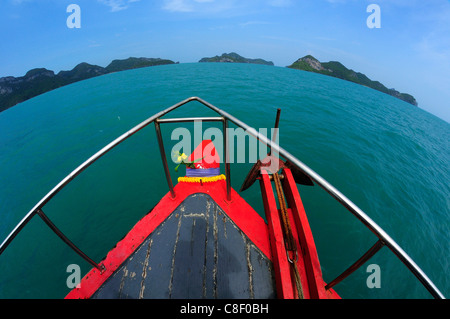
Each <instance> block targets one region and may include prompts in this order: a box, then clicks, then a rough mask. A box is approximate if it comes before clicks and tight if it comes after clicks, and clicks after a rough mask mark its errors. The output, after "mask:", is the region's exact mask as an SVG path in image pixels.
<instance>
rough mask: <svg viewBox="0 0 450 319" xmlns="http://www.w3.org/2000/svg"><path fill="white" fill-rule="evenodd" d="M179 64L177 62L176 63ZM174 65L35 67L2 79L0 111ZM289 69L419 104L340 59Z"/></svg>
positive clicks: (139, 61)
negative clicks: (69, 88)
mask: <svg viewBox="0 0 450 319" xmlns="http://www.w3.org/2000/svg"><path fill="white" fill-rule="evenodd" d="M199 62H223V63H251V64H261V65H269V66H273V65H274V64H273V62H272V61H266V60H263V59H259V58H257V59H249V58H245V57H242V56H240V55H239V54H237V53H234V52H231V53H223V54H222V55H221V56H214V57H209V58H202V59H200V61H199ZM177 63H178V62H177ZM164 64H175V62H173V61H171V60H167V59H160V58H134V57H130V58H128V59H124V60H114V61H112V62H111V63H110V64H109V65H108V66H106V67H101V66H98V65H92V64H89V63H85V62H83V63H80V64H78V65H77V66H75V67H74V68H73V69H72V70H70V71H60V72H59V73H57V74H55V73H54V72H53V71H51V70H47V69H45V68H36V69H32V70H30V71H28V72H27V73H26V74H25V75H24V76H22V77H13V76H6V77H2V78H0V112H2V111H4V110H6V109H8V108H10V107H12V106H14V105H16V104H18V103H21V102H23V101H25V100H28V99H30V98H32V97H35V96H37V95H39V94H42V93H45V92H47V91H50V90H53V89H56V88H59V87H62V86H64V85H68V84H71V83H74V82H77V81H82V80H86V79H89V78H92V77H96V76H100V75H104V74H108V73H112V72H119V71H124V70H129V69H136V68H142V67H149V66H155V65H164ZM288 68H291V69H298V70H303V71H308V72H315V73H319V74H323V75H327V76H332V77H336V78H339V79H343V80H346V81H351V82H354V83H357V84H360V85H364V86H367V87H370V88H372V89H375V90H378V91H380V92H383V93H386V94H389V95H391V96H394V97H396V98H398V99H401V100H403V101H406V102H408V103H410V104H412V105H415V106H417V102H416V100H415V98H414V97H413V96H412V95H409V94H406V93H400V92H398V91H396V90H395V89H388V88H386V87H385V86H384V85H383V84H381V83H380V82H378V81H372V80H370V79H369V78H368V77H367V76H366V75H364V74H362V73H360V72H355V71H353V70H351V69H347V68H346V67H345V66H344V65H342V64H341V63H340V62H336V61H331V62H325V63H323V62H319V61H318V60H317V59H316V58H314V57H313V56H311V55H307V56H305V57H303V58H300V59H298V60H297V61H295V62H294V63H292V64H291V65H290V66H288Z"/></svg>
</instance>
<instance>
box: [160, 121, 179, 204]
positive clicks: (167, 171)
mask: <svg viewBox="0 0 450 319" xmlns="http://www.w3.org/2000/svg"><path fill="white" fill-rule="evenodd" d="M155 130H156V136H157V138H158V145H159V153H160V154H161V159H162V162H163V167H164V173H165V175H166V179H167V184H168V185H169V190H170V195H171V197H172V198H175V191H174V189H173V183H172V178H171V177H170V171H169V165H168V164H167V157H166V151H165V150H164V144H163V139H162V136H161V127H160V126H159V123H158V119H156V121H155Z"/></svg>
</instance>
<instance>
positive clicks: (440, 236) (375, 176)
mask: <svg viewBox="0 0 450 319" xmlns="http://www.w3.org/2000/svg"><path fill="white" fill-rule="evenodd" d="M190 96H199V97H201V98H203V99H205V100H206V101H208V102H210V103H212V104H214V105H216V106H218V107H220V108H222V109H224V110H225V111H227V112H228V113H230V114H232V115H234V116H235V117H237V118H239V119H241V120H242V121H244V122H245V123H247V124H248V125H249V126H251V127H254V128H256V129H258V128H271V127H272V126H273V123H274V119H275V114H276V109H277V108H281V109H282V111H281V120H280V133H279V134H280V135H279V136H280V145H281V146H282V147H283V148H284V149H286V150H288V151H289V152H290V153H291V154H293V155H295V156H296V157H298V158H299V159H300V160H301V161H303V162H304V163H305V164H306V165H308V166H309V167H311V168H312V169H314V170H315V171H316V172H317V173H318V174H320V175H321V176H322V177H324V178H325V179H326V180H328V181H329V182H330V183H331V184H332V185H334V186H335V187H336V188H338V189H339V190H340V191H341V192H342V193H344V194H345V195H346V196H347V197H349V198H350V199H351V200H352V201H353V202H354V203H356V204H357V205H358V206H359V207H360V208H361V209H363V210H364V211H365V212H366V213H367V214H368V215H369V216H370V217H371V218H372V219H373V220H374V221H375V222H376V223H378V224H379V225H380V226H381V227H382V228H383V229H385V230H386V232H387V233H388V234H390V235H391V237H392V238H393V239H394V240H395V241H396V242H397V243H398V244H399V245H400V246H401V247H402V248H403V249H404V250H405V251H406V252H407V253H408V254H409V255H410V256H411V257H412V259H414V260H415V261H416V263H417V264H418V265H419V266H420V267H421V268H422V269H423V270H424V272H425V273H426V274H427V275H428V276H429V277H430V278H431V280H432V281H433V282H434V283H435V284H436V285H437V287H438V288H439V289H440V290H441V292H442V293H443V294H444V295H445V296H446V297H448V296H450V276H449V275H450V273H449V262H450V258H449V257H450V246H449V242H450V229H449V226H450V165H449V164H450V144H449V141H450V124H449V123H447V122H445V121H443V120H441V119H439V118H437V117H435V116H433V115H431V114H429V113H427V112H425V111H423V110H422V109H420V108H417V107H414V106H412V105H409V104H407V103H405V102H403V101H400V100H398V99H396V98H393V97H391V96H388V95H385V94H383V93H380V92H377V91H375V90H372V89H369V88H366V87H363V86H359V85H356V84H353V83H350V82H346V81H342V80H339V79H335V78H331V77H326V76H322V75H318V74H313V73H308V72H303V71H298V70H291V69H287V68H282V67H273V66H260V65H250V64H222V63H217V64H216V63H193V64H176V65H166V66H157V67H150V68H143V69H137V70H130V71H124V72H119V73H114V74H108V75H104V76H101V77H97V78H93V79H89V80H86V81H82V82H78V83H74V84H72V85H69V86H66V87H62V88H60V89H57V90H54V91H51V92H47V93H45V94H43V95H40V96H38V97H35V98H33V99H31V100H28V101H26V102H24V103H21V104H19V105H17V106H15V107H13V108H11V109H8V110H6V111H4V112H2V113H0V217H1V222H0V241H3V239H4V238H5V237H6V236H7V235H8V233H9V232H10V231H11V230H12V229H13V228H14V226H15V225H16V224H17V223H18V222H19V221H20V220H21V219H22V217H23V216H24V215H25V214H26V213H27V212H28V211H29V210H30V209H31V208H32V207H33V206H34V205H35V204H36V203H37V202H38V201H39V200H40V199H41V198H42V197H43V196H44V195H45V194H47V193H48V192H49V191H50V190H51V189H52V188H53V187H54V186H55V185H56V184H57V183H58V182H59V181H60V180H61V179H63V178H64V177H65V176H66V175H67V174H69V173H70V172H71V171H72V170H73V169H75V168H76V167H77V166H78V165H80V164H81V163H82V162H84V161H85V160H86V159H87V158H89V157H90V156H91V155H92V154H93V153H95V152H96V151H98V150H99V149H101V148H102V147H103V146H104V145H106V144H108V143H109V142H111V141H112V140H113V139H115V138H116V137H118V136H119V135H121V134H123V133H124V132H126V131H128V130H129V129H131V128H132V127H134V126H135V125H137V124H139V123H140V122H141V121H143V120H145V119H147V118H148V117H150V116H151V115H153V114H154V113H156V112H158V111H160V110H162V109H165V108H167V107H169V106H171V105H173V104H175V103H177V102H179V101H180V100H183V99H185V98H187V97H190ZM419 102H420V101H419ZM176 114H178V115H192V116H208V115H213V113H212V112H211V111H210V110H208V109H206V108H205V107H203V106H201V105H200V104H198V103H194V104H189V107H184V108H180V109H179V110H177V111H176ZM174 116H175V115H174ZM173 128H175V126H174V125H172V126H169V125H168V126H163V133H164V137H165V142H166V148H167V149H168V150H170V148H171V147H172V146H173V144H174V143H176V142H177V141H171V139H170V132H171V130H172V129H173ZM251 166H252V163H246V164H233V165H232V171H231V173H232V175H231V181H232V186H233V187H234V188H235V189H237V190H238V189H239V188H240V186H241V184H242V182H243V180H244V177H245V175H246V173H247V171H248V170H249V169H250V167H251ZM172 174H173V178H174V179H175V178H176V177H177V176H180V173H178V175H177V173H175V172H174V170H172ZM299 190H300V194H301V196H302V199H303V202H304V205H305V208H306V211H307V214H308V218H309V221H310V224H311V228H312V231H313V234H314V238H315V242H316V245H317V249H318V253H319V259H320V262H321V265H322V270H323V274H324V279H325V280H326V281H331V280H332V279H334V278H335V277H336V276H337V275H339V274H340V273H341V272H342V271H343V270H344V269H346V268H347V267H348V266H350V265H351V264H352V263H353V262H354V261H355V260H356V259H358V258H359V257H360V256H361V255H362V254H363V253H364V252H365V251H367V250H368V249H369V248H370V247H371V246H372V245H373V244H374V243H375V242H376V237H375V236H374V235H373V234H372V233H371V232H370V231H368V230H367V229H365V227H364V226H363V225H362V224H361V223H360V222H359V221H358V220H357V219H356V218H355V217H354V216H353V215H351V214H350V213H349V212H347V211H346V210H345V209H344V208H343V207H341V206H340V204H338V203H337V202H335V201H334V200H333V199H332V198H331V197H330V196H328V195H327V194H326V193H325V191H323V190H322V189H321V188H319V187H318V186H314V187H307V186H299ZM167 191H168V187H167V184H166V182H165V178H164V174H163V171H162V165H161V158H160V154H159V151H158V146H157V141H156V139H155V129H154V126H153V125H150V126H148V127H146V128H145V129H143V130H141V131H140V132H138V133H137V134H136V135H134V136H133V137H131V138H130V139H129V140H127V141H126V142H124V143H122V144H120V145H119V146H118V147H117V148H115V149H114V150H112V151H111V152H109V153H108V154H106V155H105V156H104V157H102V158H101V159H100V160H98V161H97V162H96V163H94V164H93V165H92V166H91V167H89V168H88V169H87V170H86V171H84V172H83V173H82V174H81V175H80V176H78V177H77V178H76V179H75V180H73V181H72V182H71V183H70V184H69V185H68V186H67V187H66V188H65V189H64V190H63V191H61V192H60V193H59V194H58V195H57V196H56V197H55V198H54V199H53V200H52V201H51V202H49V203H48V204H47V205H46V206H45V207H44V212H45V213H46V214H47V215H48V216H49V217H50V218H51V219H52V221H53V222H54V223H55V224H56V225H57V226H58V227H59V228H60V229H61V230H62V231H63V232H64V233H65V234H66V235H67V236H68V237H69V238H70V239H71V240H72V241H73V242H74V243H76V244H77V245H78V246H79V247H80V248H81V249H82V250H84V251H85V252H86V253H87V254H88V255H89V256H90V257H92V258H93V259H94V260H96V261H100V260H101V259H102V258H103V257H104V256H105V255H106V253H107V252H108V251H109V250H110V249H111V248H112V247H113V246H114V245H115V243H116V242H117V241H118V240H120V239H121V238H122V237H123V236H124V235H125V234H126V232H127V231H128V230H129V229H130V228H131V227H132V226H133V225H134V224H135V223H136V222H137V221H138V220H139V219H140V218H141V217H142V216H144V215H145V214H146V213H147V212H148V211H150V210H151V209H152V207H153V206H154V205H155V204H156V203H157V202H158V200H159V199H160V198H161V197H162V196H163V195H164V194H165V193H166V192H167ZM241 194H242V196H243V197H244V198H245V199H246V200H247V201H248V202H249V203H250V204H251V205H253V206H254V207H255V209H257V211H258V212H260V213H261V214H263V206H262V203H261V198H260V194H259V187H258V186H257V184H256V185H254V186H252V187H251V188H250V189H248V190H247V191H245V192H243V193H241ZM70 264H78V265H80V266H81V270H82V273H83V274H84V273H86V272H87V271H88V270H89V269H90V265H89V264H87V263H86V262H84V261H83V260H82V259H81V258H79V257H78V255H76V254H75V253H74V252H73V251H71V250H70V249H69V248H68V247H67V246H66V245H65V244H64V243H63V242H62V241H61V240H60V239H59V238H58V237H57V236H56V235H55V234H53V232H51V231H50V230H49V229H48V228H47V227H46V225H45V224H44V222H43V221H42V220H41V219H40V218H39V217H37V216H36V217H35V218H34V219H33V220H32V221H31V222H30V223H29V224H28V225H27V226H26V227H25V228H24V229H23V230H22V232H21V233H20V234H19V235H18V236H17V237H16V239H15V240H14V241H13V243H12V244H11V245H10V246H9V247H8V248H7V249H6V251H5V252H4V253H3V255H1V256H0V298H63V297H64V296H65V295H66V294H67V293H68V291H69V289H68V288H67V285H66V279H67V278H68V276H69V273H68V272H67V266H68V265H70ZM369 264H377V265H379V266H380V274H381V277H380V282H381V287H380V288H372V289H371V288H368V286H367V282H366V281H367V278H368V276H369V275H370V274H371V273H369V272H367V266H368V265H369ZM335 290H336V291H337V292H338V293H339V294H340V295H341V296H342V297H343V298H429V297H430V295H429V294H428V292H427V291H426V290H425V288H423V287H422V285H421V284H420V283H419V282H417V281H416V280H415V277H414V276H413V275H412V274H411V273H410V272H409V271H408V269H407V268H406V267H405V266H404V265H403V264H402V263H401V262H400V261H398V260H397V259H396V258H395V256H394V255H393V254H392V253H391V252H390V251H389V249H388V248H386V247H384V248H383V249H382V250H381V251H380V252H379V253H378V254H377V255H376V256H375V257H374V258H373V259H371V260H370V261H369V262H368V263H367V264H366V265H364V266H363V267H362V268H360V269H359V270H358V271H357V272H356V273H354V274H352V275H351V276H350V277H349V278H348V279H346V280H345V281H343V282H342V283H340V284H339V285H337V286H336V287H335Z"/></svg>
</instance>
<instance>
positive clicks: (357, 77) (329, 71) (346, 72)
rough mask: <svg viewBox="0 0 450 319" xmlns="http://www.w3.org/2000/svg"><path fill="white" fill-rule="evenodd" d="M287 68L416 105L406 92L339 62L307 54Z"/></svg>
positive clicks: (414, 100)
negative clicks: (392, 87) (364, 87)
mask: <svg viewBox="0 0 450 319" xmlns="http://www.w3.org/2000/svg"><path fill="white" fill-rule="evenodd" d="M288 68H291V69H298V70H303V71H308V72H315V73H320V74H323V75H328V76H333V77H336V78H339V79H342V80H346V81H350V82H354V83H357V84H361V85H364V86H367V87H370V88H372V89H375V90H378V91H380V92H383V93H386V94H389V95H392V96H394V97H396V98H398V99H400V100H403V101H405V102H408V103H410V104H412V105H414V106H417V101H416V99H415V98H414V97H413V96H412V95H410V94H407V93H400V92H398V91H397V90H395V89H388V88H387V87H385V86H384V85H383V84H381V83H380V82H378V81H372V80H371V79H369V78H368V77H367V76H366V75H364V74H362V73H360V72H355V71H353V70H350V69H347V68H346V67H345V66H344V65H342V63H340V62H336V61H330V62H319V61H318V60H317V59H316V58H315V57H313V56H311V55H307V56H304V57H303V58H300V59H298V60H297V61H295V62H294V63H292V64H291V65H290V66H288Z"/></svg>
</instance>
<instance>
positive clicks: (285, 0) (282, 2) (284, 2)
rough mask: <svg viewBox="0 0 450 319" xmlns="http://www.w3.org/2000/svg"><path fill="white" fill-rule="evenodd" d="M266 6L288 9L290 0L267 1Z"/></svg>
mask: <svg viewBox="0 0 450 319" xmlns="http://www.w3.org/2000/svg"><path fill="white" fill-rule="evenodd" d="M268 4H269V5H271V6H273V7H290V6H291V5H292V0H269V1H268Z"/></svg>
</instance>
